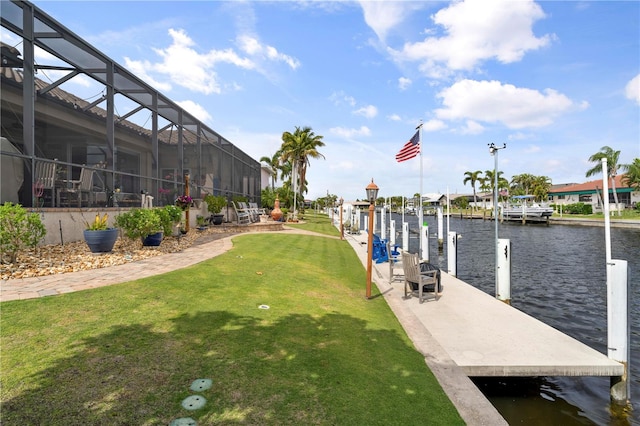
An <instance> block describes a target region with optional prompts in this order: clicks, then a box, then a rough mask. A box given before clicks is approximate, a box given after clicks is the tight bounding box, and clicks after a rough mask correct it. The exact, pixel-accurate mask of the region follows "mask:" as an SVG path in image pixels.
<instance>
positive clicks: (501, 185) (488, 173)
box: [484, 170, 509, 200]
mask: <svg viewBox="0 0 640 426" xmlns="http://www.w3.org/2000/svg"><path fill="white" fill-rule="evenodd" d="M503 173H504V172H501V171H499V170H498V192H499V191H500V190H501V189H507V190H508V189H509V181H508V180H507V179H505V178H504V177H502V174H503ZM484 177H485V179H486V182H485V184H488V186H489V189H490V190H491V193H492V194H493V193H494V192H495V174H494V173H493V170H485V172H484ZM499 199H500V196H498V200H499Z"/></svg>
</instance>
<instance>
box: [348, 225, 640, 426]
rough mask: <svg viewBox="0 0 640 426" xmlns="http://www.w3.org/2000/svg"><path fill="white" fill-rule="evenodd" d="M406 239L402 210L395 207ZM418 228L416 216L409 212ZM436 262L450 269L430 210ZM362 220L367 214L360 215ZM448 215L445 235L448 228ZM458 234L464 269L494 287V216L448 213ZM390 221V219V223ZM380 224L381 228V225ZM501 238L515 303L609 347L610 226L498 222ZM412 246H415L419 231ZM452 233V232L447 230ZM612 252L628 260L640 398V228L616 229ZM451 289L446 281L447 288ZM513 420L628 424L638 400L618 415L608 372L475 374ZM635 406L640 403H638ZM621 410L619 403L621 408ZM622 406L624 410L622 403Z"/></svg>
mask: <svg viewBox="0 0 640 426" xmlns="http://www.w3.org/2000/svg"><path fill="white" fill-rule="evenodd" d="M392 218H393V219H394V220H396V230H397V231H398V234H397V238H396V243H397V244H402V236H401V231H402V224H401V216H400V215H395V214H394V215H392ZM405 221H407V222H409V224H410V229H411V230H412V231H413V230H417V226H418V221H417V218H416V217H415V216H405ZM426 221H427V222H428V223H429V226H430V228H429V231H430V234H431V238H430V239H429V253H430V257H431V259H430V260H431V263H434V264H436V265H438V266H440V267H441V268H442V269H445V270H446V269H447V257H446V255H447V247H446V244H445V245H444V247H443V249H442V250H441V251H439V250H438V241H437V237H436V235H435V234H436V233H437V223H436V218H434V217H428V218H426ZM361 223H362V222H361ZM446 226H447V221H446V218H445V219H444V221H443V231H444V235H446V232H447V227H446ZM450 226H451V230H452V231H455V232H457V233H458V234H461V238H460V239H459V241H458V254H457V259H458V265H457V269H458V277H459V278H460V279H462V280H463V281H465V282H467V283H469V284H471V285H473V286H475V287H477V288H479V289H481V290H483V291H485V292H486V293H488V294H491V295H494V294H495V275H494V268H495V252H494V232H495V230H494V224H493V222H490V221H483V220H467V219H464V220H462V219H457V218H451V219H450ZM387 229H389V227H388V226H387ZM376 232H379V228H378V229H377V230H376ZM499 234H500V235H499V236H500V238H508V239H510V240H511V246H512V270H511V277H512V281H511V297H512V305H513V306H514V307H515V308H517V309H520V310H522V311H524V312H526V313H527V314H529V315H531V316H533V317H535V318H537V319H539V320H541V321H543V322H545V323H546V324H548V325H550V326H552V327H555V328H557V329H559V330H561V331H562V332H564V333H566V334H568V335H570V336H572V337H574V338H576V339H577V340H579V341H581V342H583V343H585V344H587V345H588V346H590V347H592V348H594V349H596V350H597V351H599V352H601V353H606V344H607V326H606V315H607V305H606V272H605V253H604V250H605V247H604V228H602V227H595V226H594V227H583V226H568V225H551V226H545V225H521V224H515V223H511V224H508V223H504V224H501V225H500V226H499ZM412 237H413V238H410V240H409V250H410V251H412V252H417V251H418V247H419V241H418V238H417V235H415V234H414V235H412ZM444 240H445V241H446V238H444ZM611 240H612V244H611V249H612V257H613V258H614V259H623V260H627V261H628V265H629V271H630V273H629V284H630V288H629V314H630V318H629V321H630V326H631V342H630V345H631V358H630V365H631V374H630V375H631V395H632V398H633V397H634V396H635V397H636V399H637V398H640V351H639V350H638V349H640V348H639V341H638V335H639V333H640V306H639V305H640V298H639V297H638V293H639V291H640V290H639V287H640V283H639V280H638V278H637V277H638V271H640V256H639V254H640V230H631V229H620V228H612V229H611ZM445 291H446V289H445ZM474 381H475V382H476V384H477V385H478V386H479V388H480V389H482V390H483V392H485V394H486V395H487V396H488V397H489V399H490V401H491V402H492V403H493V404H494V405H495V406H496V408H497V409H498V410H499V411H500V413H501V414H502V415H503V416H504V417H505V418H506V419H507V421H508V422H509V423H510V424H526V425H537V424H540V425H556V424H557V425H592V424H597V425H616V426H617V425H629V424H640V417H639V415H638V407H640V406H639V405H638V402H637V401H634V403H633V407H628V408H627V409H626V410H623V411H622V413H618V415H616V416H612V415H611V413H610V409H611V407H609V378H608V377H543V378H528V379H518V378H512V379H505V378H501V379H475V380H474ZM632 408H635V410H633V409H632ZM618 410H619V409H618ZM619 411H620V410H619Z"/></svg>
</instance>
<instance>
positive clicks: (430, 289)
mask: <svg viewBox="0 0 640 426" xmlns="http://www.w3.org/2000/svg"><path fill="white" fill-rule="evenodd" d="M420 269H421V268H420V258H419V257H418V254H417V253H416V254H413V253H408V252H405V251H403V252H402V270H403V271H404V297H405V299H407V298H409V297H411V296H417V297H418V299H419V300H420V303H422V302H423V301H424V299H426V298H427V295H428V294H429V293H433V298H434V300H438V292H437V289H436V286H437V283H438V282H437V278H436V274H437V272H438V271H437V270H435V269H432V270H429V271H420Z"/></svg>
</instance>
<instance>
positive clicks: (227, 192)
mask: <svg viewBox="0 0 640 426" xmlns="http://www.w3.org/2000/svg"><path fill="white" fill-rule="evenodd" d="M225 195H226V196H227V223H229V222H231V221H230V220H229V204H231V200H230V199H229V189H228V188H227V190H226V193H225Z"/></svg>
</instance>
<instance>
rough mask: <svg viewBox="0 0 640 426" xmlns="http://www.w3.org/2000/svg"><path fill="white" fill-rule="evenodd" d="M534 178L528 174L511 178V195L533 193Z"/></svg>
mask: <svg viewBox="0 0 640 426" xmlns="http://www.w3.org/2000/svg"><path fill="white" fill-rule="evenodd" d="M535 180H536V176H534V175H532V174H529V173H522V174H520V175H515V176H514V177H512V178H511V192H512V194H513V195H530V194H531V193H532V192H533V185H534V182H535Z"/></svg>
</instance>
